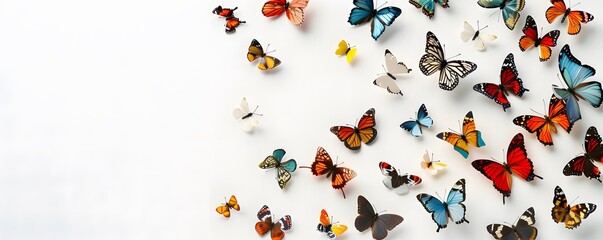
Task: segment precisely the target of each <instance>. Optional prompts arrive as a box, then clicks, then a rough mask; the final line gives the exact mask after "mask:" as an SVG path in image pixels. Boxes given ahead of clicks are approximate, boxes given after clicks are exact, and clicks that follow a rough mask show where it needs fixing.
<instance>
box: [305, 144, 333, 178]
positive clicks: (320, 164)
mask: <svg viewBox="0 0 603 240" xmlns="http://www.w3.org/2000/svg"><path fill="white" fill-rule="evenodd" d="M310 170H312V174H313V175H315V176H320V175H324V174H328V173H329V172H331V171H333V160H332V159H331V156H329V153H327V150H325V149H324V148H322V147H318V149H317V150H316V158H315V159H314V162H313V163H312V166H311V167H310Z"/></svg>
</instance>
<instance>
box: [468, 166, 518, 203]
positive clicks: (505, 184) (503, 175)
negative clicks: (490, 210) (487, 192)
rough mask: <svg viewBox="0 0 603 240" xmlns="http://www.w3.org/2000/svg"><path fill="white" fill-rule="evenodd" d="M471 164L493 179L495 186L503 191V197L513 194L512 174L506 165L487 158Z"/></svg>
mask: <svg viewBox="0 0 603 240" xmlns="http://www.w3.org/2000/svg"><path fill="white" fill-rule="evenodd" d="M471 165H473V167H474V168H475V169H476V170H478V171H479V172H481V173H482V174H483V175H484V176H486V177H487V178H488V179H490V180H492V183H493V186H494V188H495V189H496V190H498V191H499V192H500V193H502V195H503V199H504V198H505V197H509V196H511V183H512V179H511V174H510V173H509V172H508V171H507V170H506V169H505V166H504V165H502V164H500V163H498V162H495V161H490V160H486V159H480V160H475V161H473V162H472V163H471Z"/></svg>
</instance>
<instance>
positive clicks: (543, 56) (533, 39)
mask: <svg viewBox="0 0 603 240" xmlns="http://www.w3.org/2000/svg"><path fill="white" fill-rule="evenodd" d="M522 31H523V34H524V36H522V37H521V38H520V39H519V49H521V51H522V52H525V51H526V50H528V49H529V48H531V47H540V48H539V49H540V61H541V62H544V61H546V60H549V58H551V48H552V47H555V46H557V38H559V30H553V31H550V32H548V33H547V34H546V35H544V36H543V37H542V38H538V26H536V22H535V21H534V19H533V18H532V16H530V15H528V17H527V18H526V25H525V26H524V27H523V30H522Z"/></svg>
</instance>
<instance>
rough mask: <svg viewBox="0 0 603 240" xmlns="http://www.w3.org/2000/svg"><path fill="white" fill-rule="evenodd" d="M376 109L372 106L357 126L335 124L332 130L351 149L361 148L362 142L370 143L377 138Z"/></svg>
mask: <svg viewBox="0 0 603 240" xmlns="http://www.w3.org/2000/svg"><path fill="white" fill-rule="evenodd" d="M376 124H377V123H376V122H375V109H374V108H371V109H369V110H368V111H366V113H364V115H362V118H360V122H358V126H357V127H353V128H352V127H346V126H335V127H331V132H332V133H333V134H335V135H336V136H337V138H339V140H340V141H342V142H343V143H344V144H345V146H346V147H347V148H348V149H350V150H358V149H360V142H364V144H369V143H371V142H373V140H375V137H376V136H377V129H375V125H376Z"/></svg>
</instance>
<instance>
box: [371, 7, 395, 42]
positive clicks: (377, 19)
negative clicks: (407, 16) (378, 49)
mask: <svg viewBox="0 0 603 240" xmlns="http://www.w3.org/2000/svg"><path fill="white" fill-rule="evenodd" d="M370 1H372V0H370ZM401 13H402V10H400V8H397V7H385V8H382V9H379V11H377V13H375V16H374V18H373V21H372V22H371V36H372V37H373V39H375V41H377V39H378V38H379V37H380V36H381V34H383V32H385V26H390V25H392V23H394V21H395V20H396V18H397V17H398V16H400V14H401Z"/></svg>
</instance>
